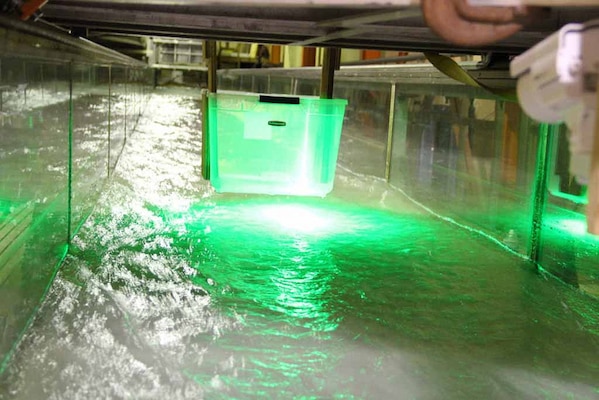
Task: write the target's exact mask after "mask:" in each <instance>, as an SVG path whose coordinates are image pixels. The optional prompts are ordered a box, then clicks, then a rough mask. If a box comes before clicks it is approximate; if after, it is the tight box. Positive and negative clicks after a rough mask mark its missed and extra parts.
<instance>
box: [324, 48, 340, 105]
mask: <svg viewBox="0 0 599 400" xmlns="http://www.w3.org/2000/svg"><path fill="white" fill-rule="evenodd" d="M340 64H341V49H340V48H338V47H327V48H325V49H324V60H323V63H322V78H321V81H320V98H321V99H332V98H333V86H334V84H335V71H336V70H338V69H339V66H340Z"/></svg>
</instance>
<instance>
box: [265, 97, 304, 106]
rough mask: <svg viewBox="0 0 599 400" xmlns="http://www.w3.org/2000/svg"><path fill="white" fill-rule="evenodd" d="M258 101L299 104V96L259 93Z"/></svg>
mask: <svg viewBox="0 0 599 400" xmlns="http://www.w3.org/2000/svg"><path fill="white" fill-rule="evenodd" d="M259 101H260V103H275V104H299V103H300V98H299V97H288V96H266V95H260V100H259Z"/></svg>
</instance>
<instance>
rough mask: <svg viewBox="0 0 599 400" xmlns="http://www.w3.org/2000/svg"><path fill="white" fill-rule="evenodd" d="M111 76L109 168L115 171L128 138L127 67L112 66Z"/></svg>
mask: <svg viewBox="0 0 599 400" xmlns="http://www.w3.org/2000/svg"><path fill="white" fill-rule="evenodd" d="M111 77H112V80H111V95H110V153H109V168H110V170H111V171H113V170H114V168H115V167H116V163H117V162H118V159H119V157H120V155H121V152H122V151H123V147H124V146H125V141H126V140H127V117H126V116H127V81H128V76H127V68H126V67H112V68H111Z"/></svg>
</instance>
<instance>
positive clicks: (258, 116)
mask: <svg viewBox="0 0 599 400" xmlns="http://www.w3.org/2000/svg"><path fill="white" fill-rule="evenodd" d="M346 104H347V101H346V100H340V99H319V98H316V97H291V96H278V95H277V96H273V95H259V94H253V93H216V94H215V93H211V94H209V96H208V132H209V133H208V134H209V149H210V153H209V160H210V161H209V163H210V181H211V183H212V186H213V187H214V188H215V190H216V191H218V192H233V193H264V194H288V195H304V196H325V195H326V194H327V193H329V192H330V191H331V190H332V189H333V182H334V179H335V167H336V164H337V154H338V152H339V141H340V138H341V129H342V126H343V116H344V113H345V106H346Z"/></svg>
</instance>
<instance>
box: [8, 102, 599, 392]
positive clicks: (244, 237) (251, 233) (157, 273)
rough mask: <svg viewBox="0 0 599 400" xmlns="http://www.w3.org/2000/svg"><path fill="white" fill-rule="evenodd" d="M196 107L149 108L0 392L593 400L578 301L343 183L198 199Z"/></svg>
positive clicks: (592, 372)
mask: <svg viewBox="0 0 599 400" xmlns="http://www.w3.org/2000/svg"><path fill="white" fill-rule="evenodd" d="M198 108H199V105H198V103H197V101H196V100H194V99H193V98H192V97H190V96H187V95H185V93H183V94H181V93H178V94H177V95H172V94H169V93H158V94H156V95H154V96H153V98H152V100H151V102H150V104H149V105H148V112H147V114H146V116H145V117H144V118H142V119H141V120H140V127H139V132H137V133H136V135H135V136H134V137H133V138H132V139H131V140H130V141H129V143H128V147H127V148H126V150H125V153H124V154H123V157H122V159H121V161H120V165H119V169H118V170H117V172H116V174H115V178H114V180H113V182H112V183H111V185H110V186H109V187H108V188H107V190H106V192H105V193H104V194H103V196H102V198H101V201H100V205H99V206H98V208H97V209H96V210H95V212H94V214H93V215H92V217H91V219H90V220H89V221H88V223H87V224H86V225H85V226H84V228H83V230H82V231H81V233H80V234H79V236H78V237H77V238H76V240H75V246H74V247H75V248H74V250H73V252H72V254H71V256H70V257H69V258H68V261H67V263H66V265H65V266H64V268H63V270H62V272H61V273H60V275H59V277H58V279H57V280H56V282H55V284H54V287H53V288H52V291H51V293H50V295H49V297H48V299H47V301H46V303H45V305H44V307H43V309H42V310H41V312H40V314H39V317H38V320H37V321H36V323H35V325H34V326H33V328H32V329H31V330H30V332H29V334H28V336H27V338H26V340H25V342H24V343H23V345H22V347H21V350H20V352H19V353H18V354H17V357H16V359H15V362H14V363H13V365H12V367H11V369H10V370H9V373H8V374H7V375H6V376H5V377H4V381H0V384H2V385H4V387H6V391H5V393H4V395H3V394H2V392H1V391H0V398H18V399H42V398H43V399H45V398H54V399H59V398H69V399H76V398H81V399H84V398H85V399H89V398H136V399H139V398H148V399H155V398H172V399H178V398H182V399H183V398H190V399H196V398H210V399H213V398H282V399H283V398H295V397H297V398H373V399H375V398H390V399H396V398H402V399H403V398H409V399H412V398H418V399H451V398H453V399H464V398H485V399H490V398H497V399H515V398H518V399H520V398H555V399H562V398H577V399H579V398H581V399H584V398H589V399H591V398H597V397H598V395H599V386H598V384H597V382H599V379H597V377H598V376H599V366H598V365H597V360H596V354H598V351H599V320H598V316H597V315H598V314H597V311H598V310H599V305H598V304H597V302H596V301H593V300H591V299H589V298H585V297H584V296H581V295H580V294H579V293H577V292H575V291H574V290H571V289H570V288H567V287H564V286H562V285H561V284H559V283H557V282H555V281H554V280H552V279H546V278H545V277H543V276H539V275H537V274H535V273H534V272H532V268H531V266H528V265H520V261H519V260H518V259H516V258H513V257H512V256H510V255H509V254H504V252H502V251H500V250H499V249H498V248H495V247H493V246H492V245H491V244H490V243H487V242H485V241H484V240H482V239H481V238H479V237H478V236H475V235H473V234H471V233H468V232H462V231H458V230H456V229H455V228H453V227H452V226H449V225H446V224H445V223H443V222H441V221H438V220H434V219H431V218H430V217H428V216H425V215H422V214H420V213H418V212H417V211H415V210H414V209H413V208H411V206H410V205H408V204H404V207H402V208H397V207H395V209H396V210H400V211H401V212H400V213H391V212H389V211H388V210H384V209H380V208H378V209H377V208H375V207H373V205H374V204H382V203H384V204H390V203H392V200H391V199H389V198H388V196H391V195H389V194H388V193H386V192H384V191H381V192H380V193H378V194H377V192H376V188H375V187H374V186H373V184H372V183H371V182H366V181H363V180H361V179H359V178H356V177H353V176H351V175H348V174H346V173H343V172H342V175H341V176H340V177H339V179H338V187H337V189H336V191H335V194H334V195H333V196H330V197H329V198H327V199H324V200H323V199H297V198H281V197H260V196H241V195H217V194H214V193H213V192H212V190H211V189H210V188H209V186H208V185H207V184H206V183H205V182H203V181H202V180H201V179H200V176H201V174H200V162H199V153H200V152H199V147H200V137H199V134H198V132H199V130H200V129H199V126H198V125H197V124H198V122H197V113H198ZM373 193H374V194H373ZM373 197H374V198H376V200H375V201H371V199H372V198H373ZM398 203H401V199H399V200H398V199H395V203H394V204H398Z"/></svg>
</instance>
